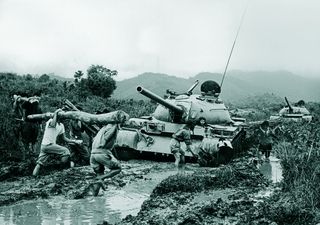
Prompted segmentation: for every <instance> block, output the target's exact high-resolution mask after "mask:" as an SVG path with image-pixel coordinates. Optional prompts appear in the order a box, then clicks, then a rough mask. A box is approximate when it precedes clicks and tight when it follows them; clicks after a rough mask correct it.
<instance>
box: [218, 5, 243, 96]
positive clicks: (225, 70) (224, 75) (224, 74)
mask: <svg viewBox="0 0 320 225" xmlns="http://www.w3.org/2000/svg"><path fill="white" fill-rule="evenodd" d="M248 5H249V0H248V1H247V5H246V8H245V10H244V11H243V13H242V16H241V21H240V24H239V27H238V30H237V34H236V37H235V39H234V41H233V44H232V48H231V51H230V54H229V57H228V61H227V64H226V67H225V69H224V72H223V76H222V80H221V84H220V88H221V91H222V84H223V81H224V78H225V77H226V73H227V69H228V66H229V62H230V59H231V56H232V52H233V49H234V46H235V45H236V42H237V38H238V35H239V32H240V28H241V26H242V23H243V20H244V16H245V14H246V13H247V9H248ZM220 93H221V92H220Z"/></svg>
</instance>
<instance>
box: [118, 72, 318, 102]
mask: <svg viewBox="0 0 320 225" xmlns="http://www.w3.org/2000/svg"><path fill="white" fill-rule="evenodd" d="M221 78H222V75H221V74H217V73H199V74H197V75H196V76H194V77H191V78H187V79H185V78H180V77H175V76H169V75H166V74H156V73H144V74H141V75H139V76H137V77H134V78H130V79H127V80H123V81H118V82H117V89H116V91H115V92H114V94H113V98H117V99H122V98H133V99H145V97H144V96H142V95H140V94H139V93H138V92H137V91H136V87H137V86H138V85H141V86H143V87H144V88H147V89H149V90H151V91H153V92H154V93H156V94H158V95H160V96H163V95H164V94H165V93H166V90H167V89H170V90H174V91H176V92H183V91H186V90H187V89H188V88H189V87H190V86H191V85H192V84H193V83H194V81H195V80H197V79H198V80H199V81H200V83H202V82H203V81H206V80H215V81H218V83H220V82H221ZM319 87H320V79H314V78H313V79H312V78H304V77H300V76H298V75H295V74H292V73H289V72H286V71H275V72H265V71H255V72H243V71H231V72H229V73H228V74H227V76H226V79H225V80H224V84H223V88H222V94H221V97H222V98H223V99H224V100H226V101H237V100H240V99H243V98H245V97H248V96H254V95H261V94H264V93H272V94H275V95H278V96H280V97H284V96H287V97H288V98H289V100H290V101H298V100H300V99H304V100H305V101H320V88H319ZM195 92H198V93H199V87H197V88H196V90H195Z"/></svg>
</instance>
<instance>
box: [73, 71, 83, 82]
mask: <svg viewBox="0 0 320 225" xmlns="http://www.w3.org/2000/svg"><path fill="white" fill-rule="evenodd" d="M83 75H84V73H83V72H82V71H81V70H78V71H77V72H75V73H74V75H73V77H74V79H75V82H76V83H78V82H79V81H80V80H81V78H82V76H83Z"/></svg>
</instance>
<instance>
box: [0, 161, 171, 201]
mask: <svg viewBox="0 0 320 225" xmlns="http://www.w3.org/2000/svg"><path fill="white" fill-rule="evenodd" d="M33 166H34V165H33V164H28V163H18V164H14V165H11V166H9V165H3V167H2V168H1V170H0V171H1V175H0V177H1V180H2V181H1V185H0V206H3V205H10V204H13V203H16V202H18V201H20V200H30V199H38V198H44V199H45V198H49V197H51V196H63V197H65V198H66V199H81V198H85V197H87V196H91V195H92V193H91V192H90V191H91V190H88V187H89V186H90V184H91V183H92V182H93V181H94V179H95V174H94V173H93V170H92V168H90V167H89V166H83V167H75V168H70V169H66V168H63V166H56V167H55V168H53V167H47V168H45V169H44V171H42V172H41V173H42V175H41V176H39V177H33V176H31V173H32V169H33ZM122 168H123V170H122V172H121V173H120V174H119V175H117V176H116V177H114V178H113V179H111V180H107V181H106V182H105V186H106V187H108V188H122V187H124V186H125V185H127V184H128V183H130V182H133V181H136V180H141V181H147V179H151V178H147V177H146V175H147V174H149V173H150V172H152V171H153V172H154V171H156V172H161V171H166V170H168V168H169V170H170V168H172V169H174V168H173V165H171V163H170V164H166V163H162V164H160V163H152V162H147V161H143V162H139V161H130V162H123V163H122ZM163 178H165V177H163ZM159 182H160V180H159ZM101 192H102V191H101ZM101 194H102V193H101Z"/></svg>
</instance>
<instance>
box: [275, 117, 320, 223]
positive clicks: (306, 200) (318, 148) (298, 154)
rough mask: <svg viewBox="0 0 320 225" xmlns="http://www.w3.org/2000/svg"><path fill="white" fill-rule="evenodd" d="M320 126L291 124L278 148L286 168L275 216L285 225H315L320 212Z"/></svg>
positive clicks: (317, 123) (285, 130)
mask: <svg viewBox="0 0 320 225" xmlns="http://www.w3.org/2000/svg"><path fill="white" fill-rule="evenodd" d="M319 125H320V123H319V120H318V119H315V120H314V121H313V122H312V123H307V124H306V123H291V124H290V123H288V124H285V125H284V128H283V130H284V132H283V135H282V137H281V139H282V141H280V142H279V143H278V144H277V145H276V146H275V153H276V155H277V157H278V158H280V159H281V164H282V168H283V182H282V191H281V193H280V194H279V195H278V196H276V198H277V199H276V202H275V203H273V204H274V207H273V210H272V211H271V214H270V215H271V216H273V217H277V218H278V220H279V222H281V223H284V221H285V220H287V219H288V218H291V220H290V221H287V222H286V223H285V224H312V223H313V222H315V221H316V219H319V211H320V186H319V182H320V165H319V162H320V126H319Z"/></svg>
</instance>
